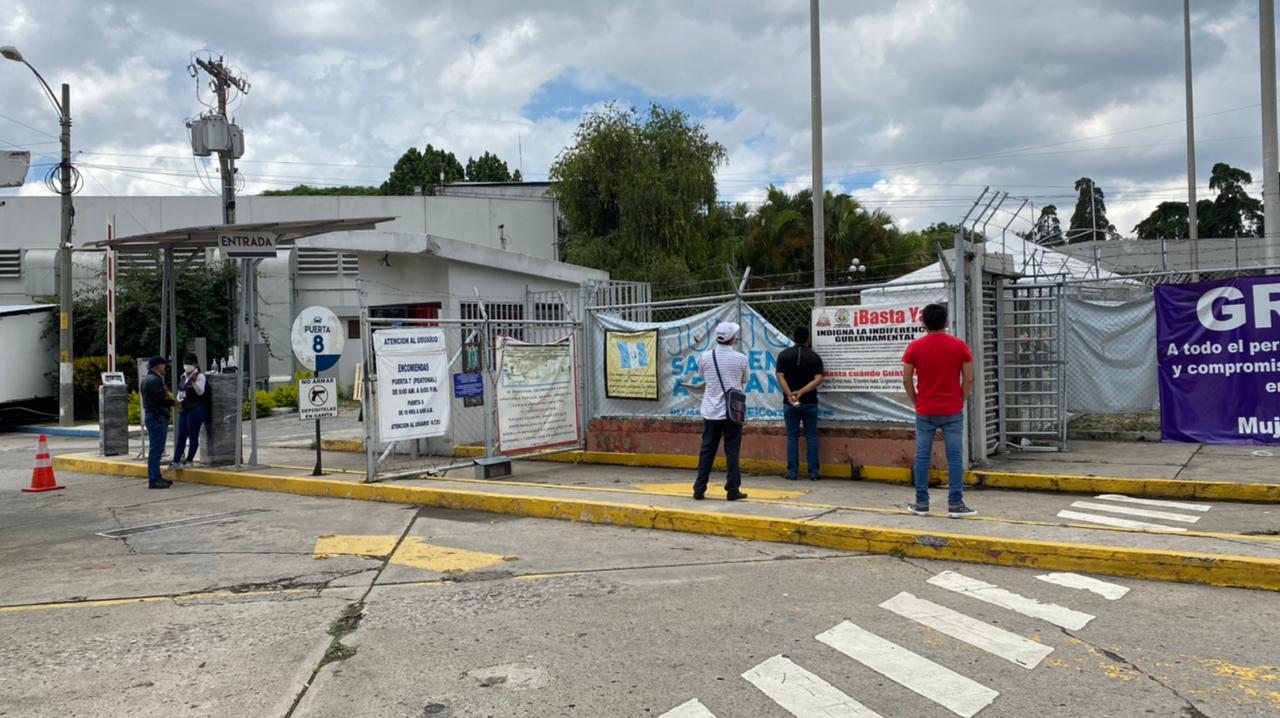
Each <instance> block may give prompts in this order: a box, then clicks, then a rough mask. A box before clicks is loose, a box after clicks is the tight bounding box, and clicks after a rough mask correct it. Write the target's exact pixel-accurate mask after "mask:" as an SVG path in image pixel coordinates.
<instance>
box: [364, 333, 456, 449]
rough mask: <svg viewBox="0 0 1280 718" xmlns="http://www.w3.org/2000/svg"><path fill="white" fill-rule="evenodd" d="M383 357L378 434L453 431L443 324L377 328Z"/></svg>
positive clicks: (418, 435) (396, 437)
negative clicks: (435, 326) (426, 327)
mask: <svg viewBox="0 0 1280 718" xmlns="http://www.w3.org/2000/svg"><path fill="white" fill-rule="evenodd" d="M373 348H374V352H375V353H376V355H377V358H378V361H377V365H378V386H377V388H378V392H377V399H378V438H379V439H380V440H382V441H400V440H402V439H422V438H426V437H430V436H443V435H445V434H447V433H448V432H449V409H450V397H451V396H452V395H451V394H450V391H449V387H450V384H449V354H448V350H447V349H446V348H445V343H444V332H442V331H440V330H439V329H382V330H379V331H376V332H374V333H373Z"/></svg>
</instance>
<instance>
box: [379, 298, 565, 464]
mask: <svg viewBox="0 0 1280 718" xmlns="http://www.w3.org/2000/svg"><path fill="white" fill-rule="evenodd" d="M463 307H464V308H463V312H462V313H463V314H466V315H467V316H463V317H436V318H396V319H384V318H376V317H369V316H367V314H366V315H365V316H362V318H361V322H362V331H361V336H362V337H363V346H362V351H363V353H364V354H363V355H364V362H363V366H365V367H369V371H368V373H367V376H365V377H362V379H363V387H362V389H363V401H364V406H365V412H364V416H365V435H366V441H365V445H366V446H365V449H366V453H367V458H368V466H367V474H368V475H367V480H381V479H389V478H402V477H407V476H413V475H422V474H439V473H442V472H445V471H448V470H450V469H456V468H463V467H470V466H472V465H474V460H475V458H476V457H482V456H492V455H495V454H497V453H505V454H513V453H515V452H512V451H504V450H503V447H502V445H501V443H500V441H499V419H500V417H499V415H498V406H497V403H498V402H497V396H496V394H497V392H496V391H495V390H494V387H496V386H497V382H498V378H499V375H500V374H501V373H502V371H503V367H502V365H501V361H502V352H501V350H500V347H502V346H504V344H507V343H524V344H534V345H556V344H560V343H569V345H570V346H572V347H573V349H572V353H571V354H570V357H571V358H570V362H571V363H572V381H573V382H574V384H575V386H574V387H573V391H574V397H575V399H574V403H575V410H576V411H577V417H578V422H577V423H578V425H579V430H578V436H577V442H576V444H575V445H574V446H569V447H566V448H579V447H580V446H581V444H582V440H583V438H584V436H585V434H584V429H583V427H584V425H585V422H584V421H583V413H582V410H581V407H582V401H581V397H583V396H585V392H586V388H585V385H584V381H585V380H586V379H585V377H586V376H587V372H586V368H585V367H584V365H583V353H582V351H581V347H580V346H579V343H580V341H581V328H582V325H581V323H580V322H577V321H573V320H570V319H568V318H558V319H523V318H509V317H502V316H489V315H488V314H487V312H486V310H485V308H484V305H483V304H480V303H477V304H474V305H463ZM571 311H572V306H571V305H569V304H568V303H566V304H564V305H561V306H560V308H559V309H557V310H554V311H549V312H548V313H550V314H552V315H554V316H560V317H564V316H565V315H567V314H569V313H570V312H571ZM390 329H427V330H432V331H436V332H439V333H440V334H441V335H443V338H444V356H445V357H446V359H447V362H448V366H447V368H446V369H445V371H444V374H445V376H446V377H447V378H448V380H449V381H448V384H447V385H445V386H439V387H437V391H439V392H448V393H449V397H448V413H449V418H448V422H449V424H448V431H447V432H446V433H445V434H444V435H443V436H438V437H428V438H416V439H405V440H389V439H384V437H381V436H380V435H379V434H380V425H379V404H380V399H381V400H383V401H385V400H387V397H379V389H378V376H377V366H378V361H377V359H378V357H377V350H376V346H377V343H376V339H377V333H378V332H379V331H382V330H390ZM468 387H469V388H468Z"/></svg>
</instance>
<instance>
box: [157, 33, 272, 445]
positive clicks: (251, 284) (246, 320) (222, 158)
mask: <svg viewBox="0 0 1280 718" xmlns="http://www.w3.org/2000/svg"><path fill="white" fill-rule="evenodd" d="M196 68H199V69H200V70H204V71H205V72H206V73H208V75H209V78H210V80H211V82H210V85H211V87H212V88H213V92H214V95H215V96H216V97H217V109H216V111H215V114H214V119H216V120H219V121H220V122H221V124H222V126H224V127H225V128H226V132H227V141H226V142H225V143H223V144H222V145H221V146H219V147H217V148H216V151H217V153H218V174H219V176H220V177H221V179H222V223H223V224H228V225H230V224H235V223H236V157H237V156H238V153H239V151H242V150H243V147H242V146H241V147H237V146H236V142H237V139H239V137H240V131H239V128H237V127H236V126H235V125H233V124H231V118H229V117H227V94H228V91H229V90H230V89H231V88H233V87H234V88H235V89H237V90H239V91H240V92H241V93H243V94H248V92H249V82H248V80H246V79H245V78H243V77H241V76H239V75H236V74H235V73H233V72H232V71H231V70H230V69H229V68H227V66H226V64H225V63H224V62H223V58H222V57H219V58H218V59H217V60H216V61H215V60H212V59H209V60H206V59H204V58H199V57H198V58H195V64H194V65H193V66H191V67H190V68H188V69H189V70H190V72H191V75H192V76H193V77H194V76H196V75H197V74H198V73H197V70H196ZM204 117H208V115H205V116H204ZM206 154H207V150H206ZM255 266H256V260H253V259H242V260H241V261H240V308H239V320H238V321H237V322H236V324H237V327H236V333H237V335H238V336H237V338H236V339H237V341H236V345H237V351H238V354H239V357H238V359H239V364H240V366H239V371H240V375H239V376H237V377H236V378H237V381H236V406H244V400H245V390H246V387H245V381H246V377H248V382H249V386H248V387H247V389H248V392H249V404H250V409H249V419H250V422H251V431H252V450H251V454H250V458H249V463H250V464H256V463H257V459H258V453H257V452H258V436H257V420H258V419H257V414H258V402H257V391H256V386H255V385H254V384H255V382H254V381H253V373H254V360H255V358H256V357H255V356H254V355H255V351H254V345H255V344H256V341H255V340H256V336H257V331H256V324H257V322H256V321H255V320H256V317H255V316H254V311H253V307H254V305H255V302H254V297H256V296H257V276H256V273H255V271H254V269H255ZM175 281H176V278H175ZM237 416H239V415H238V414H237ZM237 421H239V420H237ZM235 434H236V439H235V443H236V449H235V451H236V466H240V464H241V462H242V461H243V457H244V432H243V431H242V430H241V429H240V426H239V423H237V426H236V432H235Z"/></svg>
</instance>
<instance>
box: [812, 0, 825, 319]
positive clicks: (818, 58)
mask: <svg viewBox="0 0 1280 718" xmlns="http://www.w3.org/2000/svg"><path fill="white" fill-rule="evenodd" d="M821 37H822V31H821V28H820V27H819V22H818V0H809V93H810V114H811V117H810V120H811V123H812V127H813V130H812V131H813V147H812V150H813V288H814V289H816V290H818V291H817V292H816V293H815V294H814V304H815V305H817V306H819V307H821V306H823V305H824V304H826V296H825V295H824V293H823V291H822V290H823V288H824V287H826V286H827V242H826V229H827V216H826V212H825V211H824V210H823V208H822V201H823V199H824V197H823V194H824V191H823V184H822V46H821V44H820V41H821Z"/></svg>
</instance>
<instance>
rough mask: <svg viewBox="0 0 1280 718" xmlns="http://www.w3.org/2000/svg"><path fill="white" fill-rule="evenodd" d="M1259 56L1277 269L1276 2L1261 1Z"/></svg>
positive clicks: (1268, 219)
mask: <svg viewBox="0 0 1280 718" xmlns="http://www.w3.org/2000/svg"><path fill="white" fill-rule="evenodd" d="M1258 39H1259V43H1258V45H1259V49H1260V52H1259V55H1261V57H1260V61H1261V63H1262V202H1263V206H1262V211H1263V222H1264V223H1265V227H1264V228H1263V229H1264V232H1265V235H1266V236H1265V239H1264V240H1263V246H1264V247H1265V248H1266V249H1265V250H1264V251H1265V257H1266V262H1267V266H1268V267H1271V266H1275V264H1276V258H1277V248H1276V243H1277V241H1280V184H1277V183H1278V182H1280V154H1277V148H1276V141H1277V138H1276V133H1277V130H1276V3H1275V0H1258Z"/></svg>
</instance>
